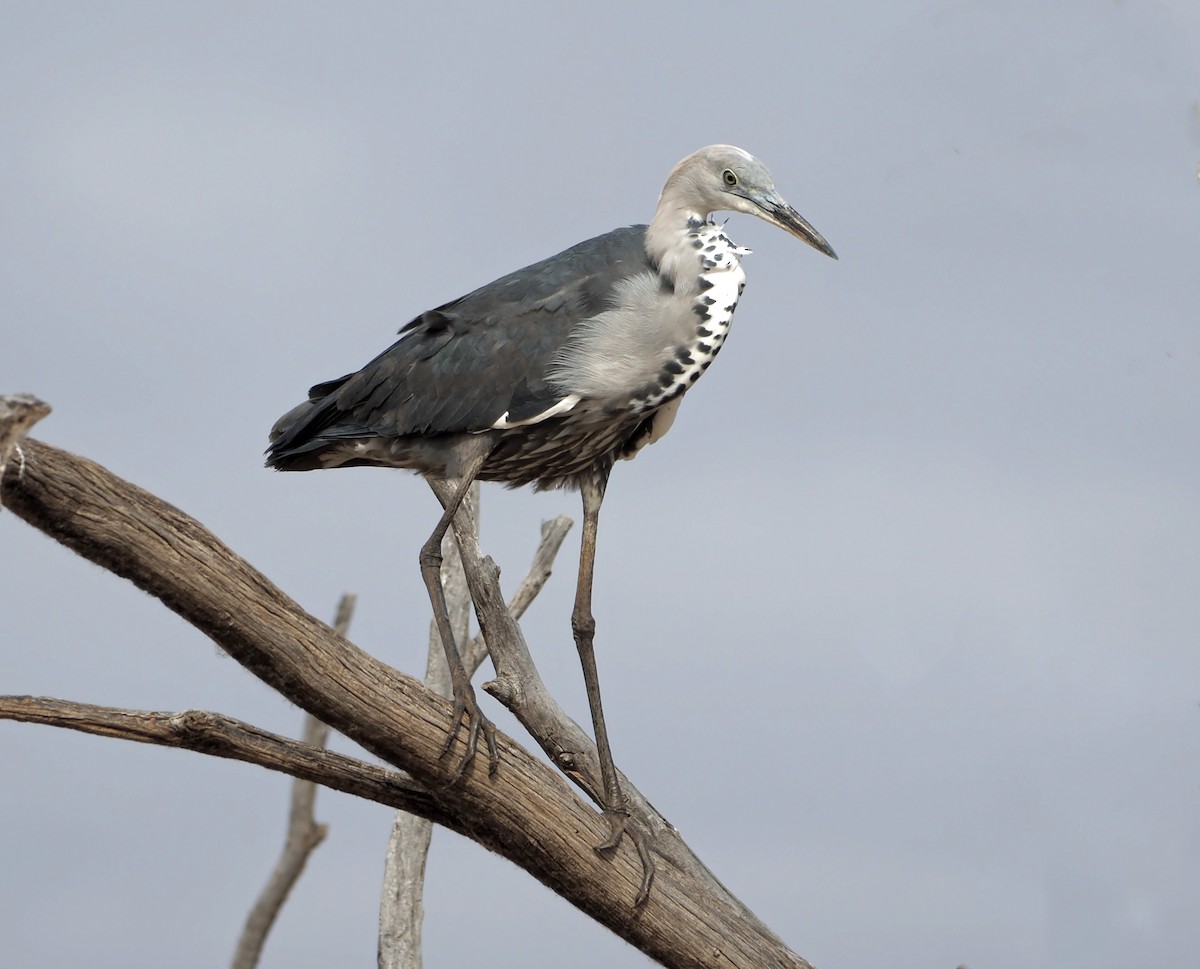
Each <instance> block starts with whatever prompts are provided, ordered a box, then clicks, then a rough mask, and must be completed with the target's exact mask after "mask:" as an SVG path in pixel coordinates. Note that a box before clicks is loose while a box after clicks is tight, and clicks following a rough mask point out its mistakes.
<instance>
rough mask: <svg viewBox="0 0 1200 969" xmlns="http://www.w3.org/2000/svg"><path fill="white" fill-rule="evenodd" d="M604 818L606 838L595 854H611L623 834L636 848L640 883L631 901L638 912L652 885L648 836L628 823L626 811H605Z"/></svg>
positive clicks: (619, 842)
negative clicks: (606, 821)
mask: <svg viewBox="0 0 1200 969" xmlns="http://www.w3.org/2000/svg"><path fill="white" fill-rule="evenodd" d="M604 816H605V817H606V818H607V819H608V837H607V838H606V839H605V840H604V841H602V842H600V844H598V845H596V853H597V854H599V855H610V854H612V852H614V851H616V849H617V847H618V846H619V845H620V844H621V838H622V837H624V835H625V834H628V835H629V840H630V841H632V842H633V846H634V847H635V848H637V853H638V857H639V858H640V859H641V860H642V883H641V885H640V886H638V893H637V896H636V897H635V898H634V900H633V907H634V909H635V910H639V911H640V910H641V908H642V906H643V905H645V904H646V900H647V899H649V898H650V886H651V885H653V884H654V858H653V857H651V855H650V846H649V844H647V840H648V837H649V836H648V835H646V834H645V833H644V832H643V831H642V829H641V828H639V827H638V826H637V825H636V824H630V823H629V820H630V819H629V812H627V811H605V812H604Z"/></svg>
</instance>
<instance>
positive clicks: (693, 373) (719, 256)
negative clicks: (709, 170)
mask: <svg viewBox="0 0 1200 969" xmlns="http://www.w3.org/2000/svg"><path fill="white" fill-rule="evenodd" d="M688 244H689V245H690V246H691V247H692V248H693V249H695V250H696V256H697V262H698V266H697V269H698V270H699V271H698V273H697V285H696V288H697V289H698V290H699V292H698V294H697V296H696V298H695V300H694V301H693V303H692V311H693V312H694V313H695V315H696V326H695V330H694V331H693V336H692V338H691V339H690V340H688V341H687V342H686V343H684V344H682V345H681V346H678V347H676V348H675V350H674V352H673V355H672V357H671V358H670V359H669V360H667V362H666V363H664V364H663V367H662V370H661V371H659V374H658V377H657V379H656V380H654V381H652V382H651V383H650V384H648V385H647V386H645V387H643V388H642V389H641V391H640V392H639V393H638V394H637V395H636V397H635V398H634V401H633V407H634V411H635V412H636V413H644V412H645V411H648V410H653V409H654V408H656V407H661V406H662V405H663V404H664V403H666V402H667V401H669V400H672V399H674V398H676V397H678V396H679V395H680V394H682V393H684V391H686V390H687V389H688V388H689V387H691V385H692V384H694V383H695V382H696V381H697V380H699V379H700V375H701V374H702V373H704V371H705V370H707V369H708V365H709V364H710V363H712V362H713V360H714V359H715V358H716V356H717V354H718V353H720V352H721V345H722V344H723V343H724V342H725V337H726V335H727V334H728V333H729V328H730V326H731V325H732V324H733V311H734V310H735V309H737V304H738V299H739V298H740V297H741V295H742V290H743V289H745V288H746V271H745V270H744V269H742V266H741V258H742V256H744V255H745V254H746V253H748V252H749V251H750V250H749V249H746V248H743V247H742V246H739V245H736V244H735V243H734V242H732V241H731V240H730V238H729V237H728V236H727V235H725V229H724V227H722V226H719V225H716V224H715V223H712V222H703V223H698V224H695V228H694V229H693V231H692V232H690V233H689V234H688Z"/></svg>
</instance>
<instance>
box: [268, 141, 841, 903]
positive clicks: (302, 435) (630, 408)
mask: <svg viewBox="0 0 1200 969" xmlns="http://www.w3.org/2000/svg"><path fill="white" fill-rule="evenodd" d="M717 212H735V213H737V212H741V213H745V214H748V215H753V216H757V217H758V218H760V219H763V220H765V221H767V222H769V223H771V224H772V225H774V226H778V227H779V228H780V229H783V230H784V231H785V232H788V233H790V234H791V235H793V236H795V237H797V238H798V239H800V240H801V241H802V242H805V243H807V244H808V245H810V246H812V247H813V248H815V249H817V250H818V251H820V252H823V253H825V255H827V256H831V257H832V258H834V259H836V258H837V255H836V253H835V252H834V251H833V248H832V247H831V246H830V245H829V243H828V242H826V241H825V239H824V238H823V237H822V236H821V234H820V233H819V232H817V230H816V229H814V228H813V227H812V225H810V224H809V223H808V222H807V221H806V220H805V219H804V218H803V217H802V216H801V215H800V213H799V212H797V211H796V210H795V209H794V208H793V207H792V206H791V205H789V204H788V203H787V202H786V201H785V200H784V199H783V197H782V196H781V195H780V194H779V192H778V191H777V190H776V188H775V183H774V180H773V179H772V177H771V173H770V172H769V171H768V170H767V168H766V167H765V166H764V165H763V164H762V162H760V161H759V160H758V159H757V158H755V157H754V156H753V155H751V154H750V153H749V152H746V151H744V150H743V149H741V148H736V147H733V146H732V145H710V146H709V147H707V148H702V149H700V150H699V151H697V152H695V153H693V154H691V155H688V156H687V157H686V158H684V159H683V160H682V161H681V162H679V163H678V164H677V165H676V166H675V167H674V168H673V169H672V170H671V173H670V175H669V176H668V177H667V181H666V184H665V185H664V187H663V190H662V194H661V195H660V197H659V200H658V206H657V208H656V209H655V211H654V217H653V218H652V219H651V220H650V224H649V225H631V226H626V227H624V228H619V229H614V230H612V231H611V232H607V233H605V234H604V235H600V236H596V237H595V238H592V239H588V240H586V241H584V242H580V243H579V244H577V245H574V246H572V247H570V248H569V249H566V250H564V251H563V252H560V253H559V254H558V255H555V256H551V257H549V258H548V259H544V260H542V261H541V262H536V263H533V264H532V265H530V266H527V267H525V268H524V269H518V270H517V271H515V272H512V273H509V274H508V275H506V276H502V277H500V278H499V279H497V280H495V281H493V282H490V283H487V284H486V285H484V286H481V287H480V288H479V289H476V290H474V291H473V292H470V293H468V294H467V295H465V296H462V297H459V298H458V299H455V300H451V301H450V302H448V303H443V304H442V305H441V306H438V307H436V308H434V309H431V310H427V311H426V312H424V313H422V314H421V315H420V316H418V317H416V318H415V319H413V320H412V321H411V322H410V323H408V324H407V325H406V326H404V327H403V328H402V329H401V330H400V331H399V338H398V339H397V340H396V341H395V342H394V343H393V344H392V345H391V346H390V347H388V348H387V349H386V350H384V351H383V352H382V353H380V354H379V355H378V356H377V357H375V358H374V359H373V360H371V361H370V362H369V363H368V364H367V365H366V366H364V367H363V368H362V369H361V370H358V371H357V372H355V373H351V374H347V375H346V376H344V377H339V378H337V379H336V380H330V381H326V382H325V383H320V384H317V385H316V386H314V387H313V388H312V389H311V390H310V391H309V394H308V400H306V401H305V402H303V403H302V404H300V405H299V406H297V407H295V408H293V409H292V410H291V411H289V412H288V413H287V414H285V415H284V416H283V417H281V418H280V419H279V420H278V421H277V422H276V424H275V426H274V427H273V428H272V430H271V434H270V446H269V448H268V450H267V465H268V466H269V467H273V468H277V469H279V470H282V471H309V470H314V469H320V468H346V467H354V466H362V465H372V466H383V467H392V468H407V469H410V470H412V471H416V472H418V473H420V474H421V475H423V476H425V477H426V478H429V479H442V480H444V481H448V482H450V483H451V487H452V489H453V490H452V491H451V496H450V498H449V499H448V500H447V501H445V503H444V507H443V512H442V516H441V518H440V519H439V520H438V523H437V527H436V528H434V530H433V533H432V534H431V535H430V536H429V539H428V541H427V542H426V543H425V544H424V546H422V548H421V553H420V566H421V575H422V578H423V581H424V584H425V586H426V589H427V591H428V594H429V598H430V602H431V604H432V606H433V612H434V615H435V618H436V624H437V628H438V632H439V635H440V637H441V641H442V646H443V649H444V650H445V654H446V662H447V664H448V666H449V669H450V678H451V683H452V687H453V693H454V708H453V714H452V717H453V719H452V720H451V728H450V734H449V737H448V738H447V742H446V747H445V748H444V749H443V756H445V754H446V753H447V752H448V751H449V749H450V748H451V746H452V744H453V741H454V738H455V736H456V734H457V733H458V731H459V730H460V729H461V727H462V721H463V718H464V716H465V717H466V721H467V748H466V754H465V756H464V758H463V760H462V762H461V764H460V766H459V772H460V773H461V771H463V770H465V769H466V767H467V765H468V764H469V763H470V761H471V760H472V759H473V758H474V756H475V752H476V747H477V743H478V738H479V736H480V734H482V735H483V737H484V739H485V741H486V744H487V747H488V753H489V765H488V769H489V774H490V773H492V772H494V771H495V768H496V765H497V763H498V754H497V750H496V742H495V728H494V727H493V725H492V724H491V722H490V721H489V720H488V719H487V718H486V717H485V716H484V715H483V713H482V712H481V711H480V709H479V706H478V703H477V700H476V698H475V694H474V691H473V690H472V688H471V683H470V679H469V677H468V675H467V673H466V671H465V669H464V667H463V663H462V660H461V659H460V656H459V652H458V648H457V646H456V644H455V641H454V634H453V632H452V630H451V626H450V619H449V616H448V615H447V610H446V601H445V596H444V593H443V590H442V585H441V577H440V567H441V546H442V539H443V538H444V537H445V534H446V531H447V529H448V528H449V526H450V524H451V522H452V520H453V518H454V515H455V512H456V511H457V510H458V508H459V505H460V504H461V502H462V500H463V498H464V496H465V495H466V494H467V492H468V490H469V489H470V487H471V483H472V482H473V481H475V480H481V481H499V482H503V483H505V484H507V485H508V486H510V487H518V486H522V485H532V486H533V487H534V488H535V489H536V490H543V489H549V488H567V489H576V490H578V491H579V493H580V496H581V498H582V503H583V529H582V538H581V541H580V555H579V573H578V578H577V583H576V593H575V603H574V608H573V610H572V613H571V628H572V633H573V636H574V640H575V644H576V648H577V650H578V653H579V658H580V663H581V665H582V668H583V679H584V684H585V686H586V690H587V699H588V707H589V711H590V713H591V718H592V727H593V732H594V735H595V740H596V752H597V755H598V759H599V762H600V774H601V785H602V791H601V792H600V798H599V800H600V801H601V807H602V809H603V813H604V816H605V818H606V819H607V820H608V824H609V835H608V837H607V838H606V839H605V840H604V841H603V842H602V843H601V844H599V845H597V846H596V848H597V850H598V851H600V852H602V853H603V852H607V851H610V850H611V849H615V848H616V846H617V845H618V844H619V843H620V841H621V838H622V836H623V834H624V833H625V831H626V828H627V825H628V821H629V814H628V810H627V807H626V804H625V801H624V799H623V797H622V794H621V790H620V784H619V781H618V777H617V771H616V767H615V766H614V763H613V757H612V750H611V748H610V746H609V741H608V733H607V730H606V728H605V723H604V711H603V707H602V704H601V699H600V683H599V678H598V674H597V670H596V658H595V651H594V645H593V643H594V637H595V628H596V624H595V619H594V618H593V616H592V605H591V600H592V578H593V566H594V562H595V553H596V534H597V526H598V521H599V514H600V506H601V503H602V502H603V500H604V494H605V490H606V488H607V485H608V480H609V474H610V472H611V470H612V468H613V465H614V463H615V462H616V461H617V460H618V459H630V458H633V457H634V456H635V455H636V454H637V453H638V452H639V451H640V450H641V449H642V448H644V447H645V446H647V445H649V444H653V443H654V442H655V441H657V440H659V439H660V438H661V437H662V436H663V435H664V434H665V433H666V432H667V430H668V429H669V428H670V426H671V424H672V422H673V421H674V419H675V413H676V411H677V410H678V408H679V404H680V402H681V401H682V399H683V397H684V395H685V394H686V393H687V392H688V391H689V390H690V389H691V387H692V385H693V384H695V383H696V381H697V380H698V379H699V378H700V376H701V374H703V373H704V372H705V370H707V369H708V367H709V365H710V364H711V363H712V362H713V360H714V359H716V356H717V354H718V353H719V352H720V350H721V347H722V345H723V343H724V341H725V338H726V335H727V334H728V332H729V327H730V323H731V322H732V319H733V312H734V309H735V308H736V307H737V303H738V299H739V297H740V296H741V295H742V290H743V287H744V286H745V279H746V276H745V272H744V270H743V269H742V267H741V259H742V256H744V255H745V254H746V253H747V252H748V251H749V250H747V249H744V248H742V247H740V246H737V245H735V244H734V243H733V242H732V241H731V240H730V238H729V237H728V236H727V235H726V233H725V228H724V226H723V225H722V224H719V223H717V222H716V221H715V220H714V219H713V215H714V214H715V213H717ZM638 847H639V852H640V853H641V855H642V859H643V864H644V868H645V869H646V871H645V875H644V880H643V884H642V889H641V891H640V892H639V901H641V900H644V898H645V896H646V894H647V893H648V891H649V879H650V878H652V875H653V868H652V866H649V865H648V855H647V854H646V852H645V851H644V850H643V849H642V847H641V845H640V844H639V846H638Z"/></svg>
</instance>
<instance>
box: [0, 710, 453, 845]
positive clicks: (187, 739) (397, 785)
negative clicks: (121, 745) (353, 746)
mask: <svg viewBox="0 0 1200 969" xmlns="http://www.w3.org/2000/svg"><path fill="white" fill-rule="evenodd" d="M0 720H15V721H17V722H19V723H40V724H44V725H46V726H51V727H65V728H67V729H68V730H78V731H79V732H80V733H89V734H95V735H96V736H99V737H113V738H116V739H118V740H132V741H134V742H136V743H139V744H157V745H159V746H163V747H178V748H181V749H184V750H194V751H196V752H198V753H201V754H208V755H209V756H211V757H224V758H226V759H228V760H240V761H242V762H244V763H247V764H256V765H258V766H259V767H265V768H267V769H268V770H273V771H279V772H281V773H284V774H290V775H291V776H293V777H299V778H304V779H305V780H306V781H312V782H313V783H315V784H320V785H321V786H322V787H328V788H330V789H331V790H335V791H342V792H344V793H346V794H353V795H354V796H355V797H361V798H364V799H366V800H368V801H375V802H376V803H377V804H385V805H389V806H391V807H394V808H397V809H399V810H403V811H410V812H412V813H413V814H417V815H420V816H421V817H424V818H428V819H429V820H431V821H433V822H434V823H435V824H440V825H443V826H445V827H448V828H450V829H451V830H454V831H458V832H459V833H460V834H464V833H465V831H464V830H463V828H462V825H461V824H460V823H459V822H458V820H457V819H456V818H455V816H454V815H453V814H451V813H450V812H448V811H446V810H445V809H444V808H443V807H442V806H441V805H440V804H439V803H438V801H437V800H436V799H435V798H434V797H433V795H431V794H430V793H429V791H427V790H426V789H425V788H424V787H422V786H421V785H420V784H418V783H417V782H416V781H414V780H413V779H412V778H410V777H406V776H405V775H403V774H398V773H396V772H395V771H392V770H388V769H387V768H384V767H379V766H377V765H375V764H371V763H368V762H367V761H363V760H358V759H357V758H354V757H347V756H346V755H345V754H337V753H333V752H332V751H329V750H325V749H323V748H320V747H313V746H310V745H308V744H305V743H301V742H299V741H296V740H292V739H291V738H290V737H281V736H280V735H279V734H274V733H271V732H270V731H267V730H263V729H261V728H259V727H255V726H252V725H251V724H248V723H244V722H242V721H241V720H235V719H234V718H232V717H227V716H224V715H223V714H220V713H209V712H207V711H205V710H185V711H184V712H182V713H161V712H151V711H145V710H118V709H116V708H115V707H103V706H96V705H94V704H91V703H75V702H72V701H70V700H56V699H53V698H51V697H39V696H0Z"/></svg>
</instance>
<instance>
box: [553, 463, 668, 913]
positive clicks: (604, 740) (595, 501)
mask: <svg viewBox="0 0 1200 969" xmlns="http://www.w3.org/2000/svg"><path fill="white" fill-rule="evenodd" d="M608 470H609V469H607V468H602V469H601V468H598V469H596V471H595V472H594V473H593V474H592V475H589V476H588V477H587V478H586V479H585V480H584V481H582V482H581V484H580V488H579V493H580V496H581V497H582V498H583V537H582V539H581V541H580V548H579V581H578V584H577V585H576V587H575V609H574V611H572V613H571V631H572V632H573V633H574V634H575V648H576V649H577V650H578V651H579V662H580V665H581V666H582V667H583V682H584V685H585V686H586V687H587V697H588V707H589V709H590V710H591V713H592V729H593V731H594V732H595V735H596V753H597V755H598V756H599V758H600V781H601V784H602V786H603V788H604V790H603V792H602V793H601V804H602V806H603V808H604V816H605V817H606V818H607V819H608V824H609V835H608V838H607V839H606V840H604V841H602V842H601V843H600V844H598V845H596V850H597V851H599V852H602V853H603V852H608V851H612V850H614V849H615V848H616V847H617V845H619V844H620V843H621V836H622V835H624V834H625V833H626V831H627V830H628V832H629V835H630V837H631V838H632V840H633V843H634V845H635V846H636V847H637V850H638V855H639V856H640V857H641V860H642V884H641V886H640V888H639V889H638V894H637V898H636V899H635V901H634V905H635V907H641V906H642V905H643V904H645V902H646V899H647V898H648V897H649V895H650V886H651V884H652V883H653V882H654V859H653V858H651V857H650V850H649V848H648V847H647V845H646V842H645V836H644V835H643V834H642V833H641V832H640V831H638V830H636V829H634V828H630V827H629V809H628V808H627V807H626V806H625V797H624V795H623V794H622V793H621V785H620V782H619V781H618V779H617V768H616V765H615V764H614V763H613V756H612V748H611V747H610V746H609V743H608V729H607V728H606V727H605V725H604V708H603V706H602V705H601V703H600V677H599V675H598V673H597V671H596V651H595V648H594V639H595V635H596V620H595V618H594V617H593V616H592V575H593V571H594V567H595V562H596V529H597V526H598V524H599V521H600V505H601V504H602V503H603V501H604V491H605V488H606V487H607V485H608Z"/></svg>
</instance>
